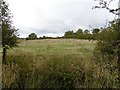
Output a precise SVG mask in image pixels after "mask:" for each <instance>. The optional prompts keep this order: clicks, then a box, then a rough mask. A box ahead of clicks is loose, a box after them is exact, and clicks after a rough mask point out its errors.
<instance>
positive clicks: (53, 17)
mask: <svg viewBox="0 0 120 90" xmlns="http://www.w3.org/2000/svg"><path fill="white" fill-rule="evenodd" d="M107 1H109V0H107ZM117 1H118V0H115V1H114V2H113V3H111V4H110V8H116V7H117V3H116V2H117ZM7 2H8V3H9V9H10V10H11V13H12V14H13V18H12V20H13V25H14V26H15V27H16V28H18V29H19V31H18V33H19V34H20V37H27V36H28V35H29V34H30V33H36V34H37V35H38V37H40V36H52V37H56V36H63V35H64V33H65V32H66V31H68V30H73V31H74V32H75V31H77V30H78V29H79V28H81V29H83V30H85V29H89V30H92V29H93V28H100V27H104V26H105V25H106V22H107V21H110V20H113V19H114V18H116V16H115V15H113V14H111V13H109V12H108V11H107V10H106V9H92V7H93V6H96V5H99V2H98V1H96V2H95V1H94V0H7Z"/></svg>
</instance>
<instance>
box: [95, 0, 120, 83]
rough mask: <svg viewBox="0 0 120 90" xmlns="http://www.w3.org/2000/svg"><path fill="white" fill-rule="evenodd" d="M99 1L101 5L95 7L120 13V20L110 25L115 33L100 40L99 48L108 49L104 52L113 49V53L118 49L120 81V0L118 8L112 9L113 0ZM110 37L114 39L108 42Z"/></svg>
mask: <svg viewBox="0 0 120 90" xmlns="http://www.w3.org/2000/svg"><path fill="white" fill-rule="evenodd" d="M99 1H100V2H99V4H100V6H94V8H105V9H107V10H108V11H109V12H110V13H113V14H115V15H118V20H115V22H114V21H113V22H112V24H111V25H112V26H111V27H110V28H111V29H110V30H112V31H111V32H112V33H113V34H115V35H112V36H109V35H108V37H107V39H106V40H103V39H101V40H100V41H98V44H97V48H102V49H100V51H101V50H103V51H107V52H102V54H105V53H108V51H112V53H113V54H114V52H115V51H116V53H115V56H116V57H117V58H116V59H117V64H118V66H117V67H118V81H119V83H120V0H119V2H118V8H116V9H111V8H110V7H109V5H110V3H111V1H113V0H109V3H107V2H106V1H104V0H99ZM108 30H109V29H108ZM111 32H109V33H111ZM109 37H110V38H112V39H113V40H112V41H111V42H109V43H108V40H109ZM103 46H105V47H103ZM108 46H110V47H108ZM111 47H114V48H111ZM98 50H99V49H98ZM108 57H109V55H108Z"/></svg>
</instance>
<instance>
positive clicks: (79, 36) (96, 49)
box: [2, 0, 120, 89]
mask: <svg viewBox="0 0 120 90" xmlns="http://www.w3.org/2000/svg"><path fill="white" fill-rule="evenodd" d="M106 4H107V3H105V2H103V0H102V2H101V5H103V6H104V7H103V8H106V9H108V10H109V8H108V7H106V6H107V5H106ZM2 7H3V8H2V15H3V18H2V30H3V32H2V33H3V34H2V35H3V42H2V44H3V48H4V49H3V60H4V59H5V58H6V54H5V52H6V51H4V50H6V49H7V48H8V47H10V48H12V47H13V46H16V44H17V35H16V32H17V30H16V29H15V28H12V26H11V21H10V20H9V18H10V17H11V16H9V12H7V11H9V9H8V5H7V4H6V3H5V2H3V6H2ZM118 10H119V9H118ZM116 11H117V10H116ZM111 12H112V11H111ZM113 12H114V10H113ZM119 29H120V20H115V21H112V22H111V23H110V26H109V27H106V28H101V29H97V28H95V29H93V32H92V33H90V32H89V30H84V31H83V30H82V29H78V30H77V31H76V32H73V31H66V32H65V34H64V36H63V37H57V38H59V39H57V38H52V37H46V36H43V37H40V38H39V39H41V40H34V39H37V35H36V34H35V33H31V34H30V35H28V37H27V38H26V40H24V39H21V42H20V44H19V47H17V48H14V49H12V50H8V53H7V58H6V59H7V62H6V61H5V60H4V63H6V64H3V67H2V70H3V75H2V79H3V80H2V83H3V88H10V89H12V88H22V89H24V88H56V89H58V88H60V89H62V88H120V35H119V34H120V33H119V32H120V30H119ZM68 38H69V39H68ZM73 38H74V39H73ZM83 39H86V40H83ZM91 39H92V40H91ZM90 40H91V41H90ZM16 52H17V53H16ZM23 52H24V53H23ZM4 55H5V56H4Z"/></svg>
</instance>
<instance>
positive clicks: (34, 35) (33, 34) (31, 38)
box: [26, 33, 37, 40]
mask: <svg viewBox="0 0 120 90" xmlns="http://www.w3.org/2000/svg"><path fill="white" fill-rule="evenodd" d="M34 39H37V34H35V33H31V34H29V35H28V37H27V38H26V40H34Z"/></svg>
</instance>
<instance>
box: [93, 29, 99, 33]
mask: <svg viewBox="0 0 120 90" xmlns="http://www.w3.org/2000/svg"><path fill="white" fill-rule="evenodd" d="M99 31H100V29H98V28H95V29H93V31H92V33H93V34H97V33H98V32H99Z"/></svg>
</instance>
